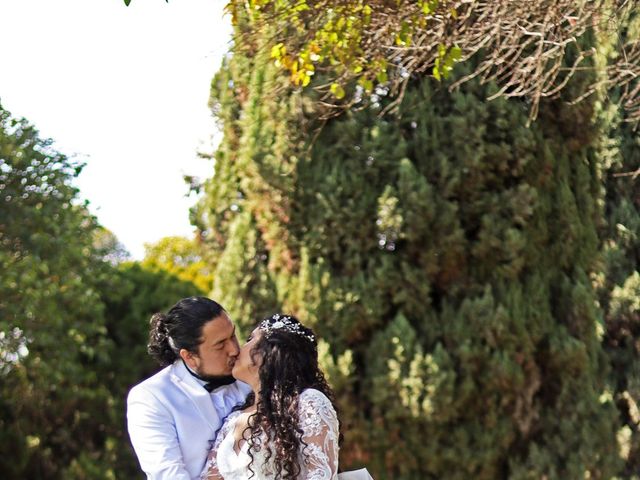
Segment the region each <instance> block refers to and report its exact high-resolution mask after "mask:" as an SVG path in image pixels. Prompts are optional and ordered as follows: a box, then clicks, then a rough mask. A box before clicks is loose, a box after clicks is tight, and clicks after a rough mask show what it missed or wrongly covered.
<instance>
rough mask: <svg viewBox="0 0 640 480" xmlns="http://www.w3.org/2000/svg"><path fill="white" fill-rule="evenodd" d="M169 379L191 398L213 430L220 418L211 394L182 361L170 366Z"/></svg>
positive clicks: (215, 428)
mask: <svg viewBox="0 0 640 480" xmlns="http://www.w3.org/2000/svg"><path fill="white" fill-rule="evenodd" d="M170 378H171V380H172V381H173V383H175V384H176V386H177V387H178V388H179V389H180V390H182V391H183V392H184V393H185V395H186V396H187V397H189V398H190V399H191V401H192V402H193V404H194V405H195V407H196V409H197V410H198V411H199V412H200V414H201V415H202V417H203V419H204V420H205V421H206V422H207V424H208V425H209V426H210V427H211V429H212V430H213V431H214V432H215V431H216V430H217V428H218V424H219V423H220V420H221V419H219V418H218V414H217V412H216V409H215V408H214V406H213V401H212V400H211V394H210V393H209V392H207V391H206V390H205V388H204V387H203V386H202V385H200V384H199V383H198V381H197V380H196V379H195V377H194V376H193V375H191V374H190V373H189V372H188V371H187V369H186V367H185V366H184V364H183V363H182V362H176V363H174V364H173V365H172V367H171V375H170Z"/></svg>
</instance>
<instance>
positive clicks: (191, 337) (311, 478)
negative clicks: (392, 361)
mask: <svg viewBox="0 0 640 480" xmlns="http://www.w3.org/2000/svg"><path fill="white" fill-rule="evenodd" d="M317 346H318V344H317V338H316V335H315V334H314V332H313V331H312V330H311V329H310V328H308V327H305V326H304V325H302V324H301V323H300V322H299V321H298V320H297V319H296V318H295V317H293V316H291V315H284V314H274V315H272V316H270V317H268V318H265V319H264V320H262V321H260V322H259V323H258V324H257V326H256V327H255V328H254V330H253V331H252V332H251V334H250V335H249V337H248V339H247V342H246V343H245V344H244V345H243V346H242V347H240V345H239V343H238V339H237V337H236V328H235V326H234V324H233V322H232V321H231V319H230V318H229V315H228V314H227V312H226V311H225V310H224V309H223V308H222V306H221V305H220V304H218V303H217V302H215V301H213V300H211V299H208V298H204V297H189V298H185V299H182V300H180V301H179V302H178V303H176V304H175V305H174V306H173V307H172V308H171V309H170V310H169V311H168V312H167V313H166V314H164V313H157V314H155V315H154V316H153V317H152V318H151V331H150V334H149V345H148V351H149V353H150V354H151V355H152V356H153V357H154V358H155V359H156V360H157V361H158V362H159V363H160V365H162V366H163V367H165V368H163V369H162V370H161V371H160V372H158V373H156V374H155V375H153V376H152V377H150V378H148V379H146V380H144V381H143V382H141V383H139V384H138V385H136V386H134V387H133V388H132V389H131V391H130V392H129V396H128V398H127V423H128V430H129V436H130V438H131V443H132V444H133V448H134V450H135V452H136V455H137V456H138V460H139V462H140V466H141V467H142V470H143V471H144V472H145V473H146V475H147V479H153V480H158V479H166V480H169V479H170V480H193V479H203V480H205V479H206V480H248V479H255V480H267V479H269V480H271V479H274V480H280V479H282V480H335V479H339V480H372V479H371V477H370V475H369V474H368V472H367V471H366V469H361V470H357V471H353V472H344V473H340V474H338V452H339V445H340V440H341V434H340V422H339V420H338V416H337V413H336V407H335V399H334V395H333V391H332V390H331V387H329V385H328V384H327V382H326V380H325V377H324V374H323V373H322V371H321V369H320V367H319V365H318V348H317Z"/></svg>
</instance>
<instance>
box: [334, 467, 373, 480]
mask: <svg viewBox="0 0 640 480" xmlns="http://www.w3.org/2000/svg"><path fill="white" fill-rule="evenodd" d="M338 480H373V478H372V477H371V475H370V474H369V471H368V470H367V469H366V468H361V469H360V470H351V471H350V472H342V473H339V474H338Z"/></svg>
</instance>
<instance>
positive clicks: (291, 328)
mask: <svg viewBox="0 0 640 480" xmlns="http://www.w3.org/2000/svg"><path fill="white" fill-rule="evenodd" d="M259 328H260V330H261V331H263V332H264V335H265V336H266V337H269V335H271V334H272V333H273V331H274V330H284V331H285V332H289V333H295V334H296V335H299V336H301V337H304V338H306V339H307V340H309V341H310V342H312V343H313V342H314V341H315V339H316V337H315V336H314V335H313V334H312V333H306V332H305V331H304V330H303V329H302V325H301V324H300V323H299V322H297V321H295V320H293V319H292V318H291V317H290V316H289V315H280V314H279V313H275V314H273V315H271V317H269V318H265V319H264V320H263V321H262V322H260V325H259Z"/></svg>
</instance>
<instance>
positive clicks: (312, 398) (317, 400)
mask: <svg viewBox="0 0 640 480" xmlns="http://www.w3.org/2000/svg"><path fill="white" fill-rule="evenodd" d="M299 403H300V406H301V407H303V406H306V407H308V406H315V407H317V408H321V407H322V408H325V407H331V408H333V405H332V404H331V400H329V397H327V396H326V395H325V394H324V393H322V392H321V391H320V390H316V389H315V388H307V389H305V390H303V391H302V392H301V393H300V399H299Z"/></svg>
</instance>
